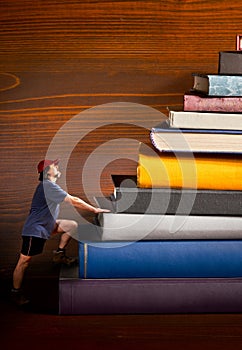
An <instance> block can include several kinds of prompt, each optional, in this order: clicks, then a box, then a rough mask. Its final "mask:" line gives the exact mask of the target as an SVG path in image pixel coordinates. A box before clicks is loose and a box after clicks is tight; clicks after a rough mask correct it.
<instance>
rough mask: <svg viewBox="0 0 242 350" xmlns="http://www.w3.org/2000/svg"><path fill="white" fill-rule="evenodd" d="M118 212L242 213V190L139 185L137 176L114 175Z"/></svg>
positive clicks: (169, 213) (229, 214)
mask: <svg viewBox="0 0 242 350" xmlns="http://www.w3.org/2000/svg"><path fill="white" fill-rule="evenodd" d="M112 181H113V184H114V191H113V193H112V195H111V200H112V203H113V208H114V212H116V213H136V214H143V213H146V214H167V215H175V214H177V215H216V216H219V215H223V216H241V214H242V191H227V190H226V191H225V190H195V189H174V188H172V189H171V188H152V189H149V188H139V187H137V178H136V176H130V175H127V176H125V175H112Z"/></svg>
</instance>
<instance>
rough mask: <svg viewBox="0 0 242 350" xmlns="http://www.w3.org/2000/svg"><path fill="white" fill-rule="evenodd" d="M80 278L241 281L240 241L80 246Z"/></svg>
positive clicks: (82, 244)
mask: <svg viewBox="0 0 242 350" xmlns="http://www.w3.org/2000/svg"><path fill="white" fill-rule="evenodd" d="M79 277H80V278H91V279H92V278H210V277H211V278H212V277H213V278H231V277H242V240H210V241H207V240H203V241H189V240H188V241H137V242H119V243H115V242H98V243H94V242H93V243H90V242H89V243H88V242H80V243H79Z"/></svg>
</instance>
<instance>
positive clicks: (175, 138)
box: [150, 121, 242, 154]
mask: <svg viewBox="0 0 242 350" xmlns="http://www.w3.org/2000/svg"><path fill="white" fill-rule="evenodd" d="M150 139H151V142H152V144H153V146H154V147H155V148H156V149H157V150H158V151H160V152H202V153H208V152H218V153H229V152H231V153H240V154H242V131H241V130H227V129H225V130H224V129H223V130H216V129H207V130H205V129H178V128H171V127H169V121H168V122H167V121H165V122H163V123H161V124H160V126H157V127H154V128H152V129H151V132H150Z"/></svg>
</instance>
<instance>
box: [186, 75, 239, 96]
mask: <svg viewBox="0 0 242 350" xmlns="http://www.w3.org/2000/svg"><path fill="white" fill-rule="evenodd" d="M192 91H193V92H200V93H204V94H206V95H208V96H242V75H239V74H237V75H231V74H199V73H193V88H192Z"/></svg>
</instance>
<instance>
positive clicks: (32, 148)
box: [0, 0, 242, 348]
mask: <svg viewBox="0 0 242 350" xmlns="http://www.w3.org/2000/svg"><path fill="white" fill-rule="evenodd" d="M241 24H242V2H241V0H210V1H209V0H204V1H200V0H164V1H163V0H159V1H158V0H150V1H143V0H141V1H128V0H124V1H121V0H120V1H109V0H106V1H101V0H97V1H80V0H79V1H73V0H69V1H64V0H60V1H54V0H52V1H51V0H42V1H41V0H34V1H33V0H22V1H18V0H1V2H0V91H1V94H0V120H1V127H0V130H1V164H0V176H1V178H0V195H1V201H0V217H1V219H0V220H1V221H0V229H1V235H0V247H1V248H0V249H1V254H0V271H1V276H3V277H7V278H10V276H11V273H12V269H13V267H14V264H15V262H16V259H17V256H18V250H19V247H20V242H21V241H20V233H21V228H22V225H23V222H24V220H25V218H26V215H27V213H28V210H29V205H30V201H31V197H32V194H33V191H34V189H35V186H36V184H37V173H36V165H37V163H38V162H39V161H40V160H41V159H42V158H44V157H45V155H46V152H47V150H48V148H49V145H50V143H51V141H52V140H53V138H54V136H55V135H56V133H58V132H59V130H60V128H61V127H62V126H64V125H66V123H67V122H68V121H70V120H72V118H73V117H75V116H76V115H78V114H79V113H83V112H84V114H83V116H84V115H85V116H86V111H88V109H90V108H92V107H96V106H100V105H103V104H110V103H112V105H109V112H110V110H111V111H112V108H113V111H114V113H115V108H116V107H115V106H116V103H117V102H125V103H132V104H133V103H135V104H140V105H143V106H148V107H151V108H153V109H155V110H156V111H160V112H162V113H164V114H165V115H166V114H167V107H168V106H169V107H174V108H175V107H176V108H177V107H182V103H183V94H184V92H185V91H187V90H189V89H190V88H191V85H192V77H191V73H192V72H204V73H216V72H217V70H218V53H219V51H223V50H235V48H236V35H237V34H241V32H242V27H241ZM95 113H96V114H95ZM151 114H152V113H151ZM87 116H88V114H87ZM106 118H107V114H106V111H105V108H104V109H103V108H101V111H100V109H97V110H96V109H94V111H93V113H92V115H91V119H88V118H87V119H85V118H84V119H83V120H84V121H85V120H86V121H87V124H88V125H93V130H92V131H91V132H89V133H88V134H87V135H85V137H84V138H83V139H81V140H80V142H78V144H77V145H76V146H75V147H74V149H73V152H72V153H71V155H70V157H69V158H68V159H67V158H65V156H64V159H62V160H63V161H64V162H67V161H68V160H69V162H68V166H67V171H66V178H67V184H68V189H70V192H71V193H73V194H76V195H78V196H81V197H83V198H88V199H89V198H92V195H93V194H95V193H96V192H98V191H99V187H100V188H101V191H102V193H103V194H104V195H105V194H109V193H110V192H111V191H112V183H111V178H110V174H111V173H113V172H115V173H123V174H124V173H128V174H135V172H136V161H135V156H136V155H137V154H136V153H137V148H136V147H133V145H132V142H131V143H130V142H129V141H130V140H135V141H136V145H137V142H138V141H140V142H147V141H148V129H147V128H142V127H136V123H137V121H139V124H142V125H146V124H145V123H147V120H148V122H149V124H153V123H158V122H159V121H160V114H159V113H158V114H155V115H154V116H153V115H152V116H150V119H149V115H147V114H146V113H144V114H142V113H139V111H137V110H136V112H135V113H127V115H126V117H125V118H124V120H123V122H122V121H121V122H120V120H119V123H116V122H114V124H113V125H105V123H106V121H107V119H106ZM97 122H99V123H101V124H103V125H102V126H100V124H98V125H99V126H100V127H99V128H98V129H95V126H96V125H97ZM79 127H80V125H79V124H78V125H77V124H75V123H72V124H71V125H70V127H69V129H68V132H67V134H66V137H65V139H64V140H63V145H62V147H63V148H62V150H63V151H65V150H67V149H68V148H69V146H70V144H69V142H70V140H71V139H72V135H73V133H75V132H76V131H77V129H78V128H79ZM85 127H86V124H85V122H82V124H81V128H83V130H84V129H85ZM83 130H82V131H83ZM117 137H119V138H121V139H125V138H126V139H128V140H129V141H128V142H127V144H125V143H122V144H120V146H118V145H117V144H116V146H115V147H114V148H110V149H109V150H106V152H107V154H106V155H107V159H108V160H109V159H112V161H110V163H108V164H106V165H105V166H104V167H103V169H102V172H101V176H100V178H98V181H96V177H95V175H96V173H95V171H96V169H95V166H94V165H92V166H90V172H89V173H90V175H89V176H90V180H91V179H94V180H95V181H94V182H91V186H89V187H88V186H86V187H85V188H84V186H83V182H82V178H81V177H82V169H83V167H85V164H86V162H87V160H88V157H89V156H90V155H91V154H92V153H93V152H94V153H95V152H96V149H97V148H98V147H100V146H102V144H103V143H107V142H111V141H112V140H114V139H115V138H117ZM110 144H111V143H110ZM125 147H126V148H125ZM119 148H122V149H123V150H124V153H125V152H126V153H127V159H126V158H125V157H124V158H123V157H117V159H116V160H115V159H114V160H113V158H112V156H113V154H115V152H116V151H118V150H119ZM58 152H59V149H57V153H58ZM57 156H59V154H57ZM132 157H133V158H132ZM130 158H132V159H130ZM63 210H64V213H68V209H67V208H64V209H63ZM65 210H66V211H65ZM84 216H85V214H83V217H84ZM54 243H55V242H53V246H54ZM48 247H49V248H48V249H47V250H46V252H45V253H44V256H43V257H41V258H39V260H37V261H39V262H40V266H41V267H40V268H39V270H38V273H40V274H41V273H42V271H43V262H44V261H45V260H46V261H47V260H48V259H49V257H50V254H51V249H52V243H49V246H48ZM73 249H75V248H73ZM41 264H42V265H41ZM35 266H38V264H37V265H35ZM46 266H49V265H46ZM35 274H36V271H35ZM183 320H184V319H183ZM238 321H240V319H237V320H236V322H237V326H238ZM189 322H190V321H189ZM192 322H193V321H192V319H191V322H190V323H191V324H192ZM201 322H202V321H201ZM206 322H207V319H206V320H205V321H204V323H197V324H198V325H201V326H202V327H204V324H205V323H206ZM240 322H241V321H240ZM190 323H189V324H190ZM230 324H231V323H230ZM224 327H225V325H224V323H222V328H224ZM199 328H200V326H199ZM236 329H237V330H236ZM233 330H235V331H234V332H235V333H233V335H234V338H233V341H236V339H237V340H238V339H241V338H236V336H237V334H238V333H236V332H237V331H238V328H233ZM170 331H171V332H172V329H171V330H170ZM216 334H217V336H220V337H221V336H222V334H223V330H222V331H219V332H217V333H216ZM200 335H201V336H202V334H200ZM204 339H205V338H204ZM210 339H211V337H210ZM228 339H229V338H228ZM228 339H227V340H228ZM230 339H232V338H230ZM204 341H205V343H206V340H204ZM228 341H229V340H228ZM205 346H206V345H205ZM196 348H197V347H196Z"/></svg>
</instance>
